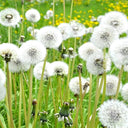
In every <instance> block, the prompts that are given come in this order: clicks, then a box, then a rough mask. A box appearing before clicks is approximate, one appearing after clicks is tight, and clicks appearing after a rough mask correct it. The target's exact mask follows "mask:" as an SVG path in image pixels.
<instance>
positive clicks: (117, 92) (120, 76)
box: [115, 65, 124, 99]
mask: <svg viewBox="0 0 128 128" xmlns="http://www.w3.org/2000/svg"><path fill="white" fill-rule="evenodd" d="M123 70H124V66H123V65H122V67H121V70H120V72H119V74H118V78H119V80H118V85H117V91H116V95H115V99H117V98H118V94H119V90H120V83H121V78H122V74H123Z"/></svg>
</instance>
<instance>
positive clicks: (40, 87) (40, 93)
mask: <svg viewBox="0 0 128 128" xmlns="http://www.w3.org/2000/svg"><path fill="white" fill-rule="evenodd" d="M46 60H47V55H46V57H45V60H44V65H43V70H42V74H41V80H40V85H39V91H38V96H37V106H36V111H35V118H34V121H33V126H32V128H35V127H36V121H37V114H38V112H39V108H40V104H41V103H40V102H41V98H42V94H43V77H44V70H45V65H46Z"/></svg>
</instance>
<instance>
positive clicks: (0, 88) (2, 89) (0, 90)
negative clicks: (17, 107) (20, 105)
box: [0, 86, 6, 101]
mask: <svg viewBox="0 0 128 128" xmlns="http://www.w3.org/2000/svg"><path fill="white" fill-rule="evenodd" d="M5 96H6V88H5V87H4V86H0V101H1V100H3V99H4V98H5Z"/></svg>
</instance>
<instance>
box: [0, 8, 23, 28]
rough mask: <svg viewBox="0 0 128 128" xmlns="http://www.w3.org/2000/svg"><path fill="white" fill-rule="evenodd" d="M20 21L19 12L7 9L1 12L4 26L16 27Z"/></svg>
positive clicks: (0, 20) (0, 18) (0, 19)
mask: <svg viewBox="0 0 128 128" xmlns="http://www.w3.org/2000/svg"><path fill="white" fill-rule="evenodd" d="M20 19H21V18H20V14H19V12H18V11H17V10H15V9H13V8H7V9H4V10H2V11H1V12H0V23H1V24H2V25H4V26H15V25H17V24H18V22H20Z"/></svg>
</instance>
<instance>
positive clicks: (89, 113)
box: [87, 74, 92, 128]
mask: <svg viewBox="0 0 128 128" xmlns="http://www.w3.org/2000/svg"><path fill="white" fill-rule="evenodd" d="M91 99H92V74H90V86H89V100H88V101H89V104H88V117H87V128H89V118H90V115H91Z"/></svg>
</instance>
